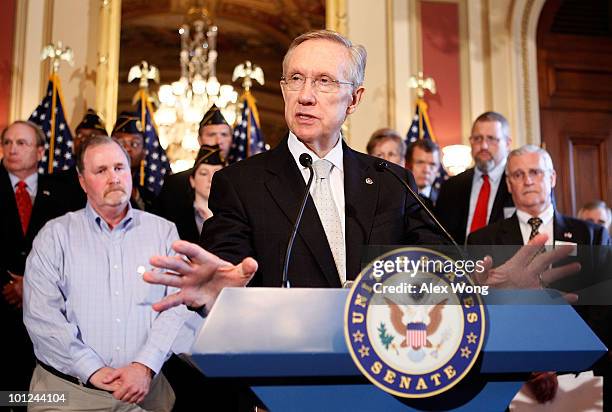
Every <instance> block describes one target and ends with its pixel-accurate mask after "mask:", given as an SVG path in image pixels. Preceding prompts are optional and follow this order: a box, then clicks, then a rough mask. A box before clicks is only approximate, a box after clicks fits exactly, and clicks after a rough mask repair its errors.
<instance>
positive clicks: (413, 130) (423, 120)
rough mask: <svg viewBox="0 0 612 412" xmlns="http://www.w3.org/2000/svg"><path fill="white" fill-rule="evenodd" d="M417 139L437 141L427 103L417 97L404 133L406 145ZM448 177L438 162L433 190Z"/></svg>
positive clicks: (437, 189)
mask: <svg viewBox="0 0 612 412" xmlns="http://www.w3.org/2000/svg"><path fill="white" fill-rule="evenodd" d="M419 139H427V140H431V141H433V142H434V143H437V140H436V137H435V136H434V133H433V129H432V128H431V123H430V122H429V116H428V115H427V103H425V100H423V99H420V98H418V99H417V101H416V110H415V112H414V117H413V118H412V123H411V124H410V128H409V129H408V133H406V140H405V142H406V146H408V145H409V144H410V143H413V142H416V141H417V140H419ZM440 156H442V153H440ZM448 178H449V176H448V173H446V170H444V166H442V163H440V169H439V170H438V175H437V176H436V180H435V181H434V183H433V190H435V191H436V192H439V191H440V186H441V185H442V182H444V181H445V180H447V179H448Z"/></svg>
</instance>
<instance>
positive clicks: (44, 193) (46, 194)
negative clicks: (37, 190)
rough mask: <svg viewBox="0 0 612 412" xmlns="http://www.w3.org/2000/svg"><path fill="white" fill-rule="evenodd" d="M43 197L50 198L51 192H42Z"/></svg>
mask: <svg viewBox="0 0 612 412" xmlns="http://www.w3.org/2000/svg"><path fill="white" fill-rule="evenodd" d="M43 195H45V196H50V195H51V192H49V191H48V190H43Z"/></svg>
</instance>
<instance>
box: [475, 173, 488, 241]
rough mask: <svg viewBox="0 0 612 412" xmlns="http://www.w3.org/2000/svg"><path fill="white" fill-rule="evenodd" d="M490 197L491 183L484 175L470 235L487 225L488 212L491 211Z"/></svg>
mask: <svg viewBox="0 0 612 412" xmlns="http://www.w3.org/2000/svg"><path fill="white" fill-rule="evenodd" d="M490 195H491V183H490V182H489V175H482V187H481V188H480V193H478V201H477V202H476V209H474V217H472V224H471V225H470V233H472V232H474V231H476V230H478V229H480V228H481V227H485V226H486V225H487V210H488V209H489V196H490Z"/></svg>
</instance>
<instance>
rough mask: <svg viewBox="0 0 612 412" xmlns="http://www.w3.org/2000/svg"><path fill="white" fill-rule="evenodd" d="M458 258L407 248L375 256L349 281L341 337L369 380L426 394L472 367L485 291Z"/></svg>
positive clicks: (399, 391) (481, 335)
mask: <svg viewBox="0 0 612 412" xmlns="http://www.w3.org/2000/svg"><path fill="white" fill-rule="evenodd" d="M459 263H461V261H454V260H452V259H450V258H448V257H447V256H444V255H443V254H441V253H438V252H435V251H432V250H429V249H424V248H417V247H405V248H400V249H396V250H394V251H392V252H390V253H387V254H385V255H383V256H380V257H379V258H377V259H376V260H374V261H373V262H372V263H370V264H369V265H368V266H367V267H366V268H365V269H364V270H363V271H362V272H361V273H360V275H359V276H358V278H357V279H356V280H355V283H354V284H353V287H352V288H351V291H350V293H349V297H348V300H347V303H346V309H345V315H344V323H345V338H346V343H347V347H348V350H349V353H350V354H351V356H352V358H353V360H354V362H355V364H356V365H357V367H358V368H359V369H360V370H361V372H362V373H363V374H364V375H365V376H366V377H367V378H368V379H369V380H370V381H371V382H372V383H373V384H375V385H376V386H378V387H379V388H381V389H383V390H384V391H386V392H389V393H391V394H393V395H396V396H400V397H404V398H426V397H430V396H433V395H436V394H440V393H442V392H444V391H447V390H449V389H450V388H452V387H453V386H455V385H456V384H457V383H459V382H460V381H461V380H462V379H463V378H464V377H465V376H466V375H467V373H468V372H469V371H470V369H471V368H472V366H473V365H474V363H475V362H476V359H477V357H478V354H479V353H480V350H481V348H482V344H483V342H484V339H485V324H486V318H485V316H486V311H485V307H484V306H483V304H482V298H481V295H483V294H486V292H487V290H486V289H482V288H486V287H482V286H478V285H475V284H474V283H473V282H472V281H471V279H470V278H469V276H468V275H467V272H466V271H464V270H463V269H464V268H465V267H466V265H464V264H459ZM463 263H465V262H463Z"/></svg>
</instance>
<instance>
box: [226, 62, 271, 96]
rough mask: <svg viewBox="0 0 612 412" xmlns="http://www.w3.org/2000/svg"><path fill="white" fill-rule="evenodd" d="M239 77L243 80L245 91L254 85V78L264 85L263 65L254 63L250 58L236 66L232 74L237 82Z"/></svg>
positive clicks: (233, 79)
mask: <svg viewBox="0 0 612 412" xmlns="http://www.w3.org/2000/svg"><path fill="white" fill-rule="evenodd" d="M238 79H243V80H242V88H243V89H244V90H245V91H249V90H250V89H251V87H252V86H253V80H255V81H257V83H259V84H261V85H262V86H263V85H264V83H265V81H264V72H263V70H262V69H261V67H259V66H256V65H254V64H252V63H251V62H250V61H249V60H247V61H245V62H244V63H241V64H239V65H238V66H236V67H234V74H233V75H232V81H233V82H235V81H236V80H238Z"/></svg>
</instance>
